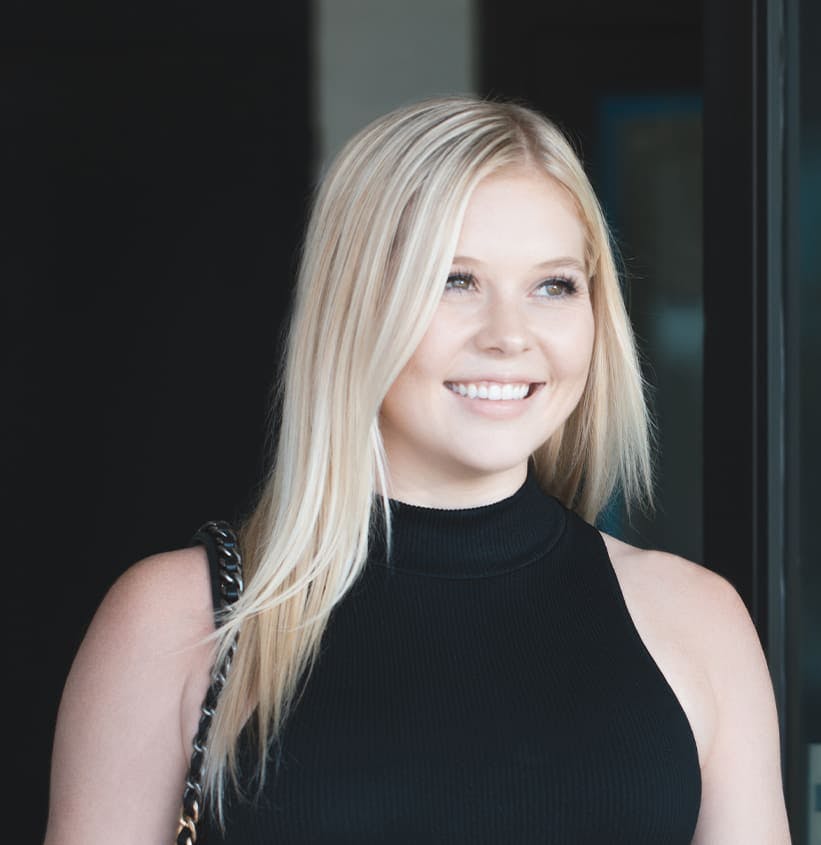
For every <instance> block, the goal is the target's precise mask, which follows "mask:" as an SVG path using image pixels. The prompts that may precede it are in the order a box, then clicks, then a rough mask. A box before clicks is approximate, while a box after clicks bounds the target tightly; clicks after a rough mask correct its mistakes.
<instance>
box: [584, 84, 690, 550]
mask: <svg viewBox="0 0 821 845" xmlns="http://www.w3.org/2000/svg"><path fill="white" fill-rule="evenodd" d="M599 123H600V131H599V139H600V145H599V154H598V155H597V157H596V158H597V164H598V167H597V172H598V173H599V174H600V185H599V186H598V188H599V194H600V196H601V198H602V202H603V204H604V207H605V213H606V215H607V217H608V220H609V222H610V224H611V227H612V228H613V232H614V235H615V240H616V243H617V245H618V247H619V248H620V251H621V257H622V262H623V265H624V274H625V277H626V288H625V296H626V300H627V302H628V307H629V310H630V316H631V319H632V321H633V326H634V328H635V330H636V334H637V336H638V342H639V348H640V350H641V353H642V356H643V358H644V362H643V364H644V371H645V378H646V379H647V381H648V383H649V384H650V396H649V398H650V403H651V406H652V407H653V411H654V415H655V418H656V422H657V423H658V455H657V462H656V470H657V483H656V495H657V502H656V504H657V512H656V514H655V517H654V518H651V519H647V518H646V517H644V516H643V515H641V514H638V513H635V514H631V519H630V522H629V523H628V521H627V520H626V515H625V513H624V509H623V507H622V505H621V504H620V503H619V502H616V503H614V505H613V506H612V507H611V508H610V509H609V510H608V512H607V513H606V514H605V517H604V518H603V520H602V521H601V526H602V528H603V529H604V530H606V531H610V532H611V533H614V534H616V535H617V536H619V537H621V538H622V539H624V540H626V541H627V542H631V543H634V544H636V545H638V546H645V547H648V546H651V547H653V548H661V549H665V550H666V551H671V552H674V553H676V554H679V555H682V556H684V557H686V558H689V559H690V560H697V561H701V558H702V511H701V507H702V501H703V499H702V494H701V489H702V468H701V466H702V352H703V333H704V310H703V298H702V179H701V173H702V131H701V99H700V97H686V96H670V97H655V96H654V97H608V98H606V99H604V100H603V101H602V102H601V105H600V110H599Z"/></svg>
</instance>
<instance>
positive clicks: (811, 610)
mask: <svg viewBox="0 0 821 845" xmlns="http://www.w3.org/2000/svg"><path fill="white" fill-rule="evenodd" d="M800 22H801V26H800V36H799V37H800V51H799V55H800V57H801V59H800V92H801V93H800V158H799V214H800V222H799V243H800V293H799V312H800V317H799V319H800V344H801V346H800V353H799V354H800V376H799V380H798V389H799V391H800V397H799V417H800V418H799V428H800V432H801V435H800V444H799V449H800V451H799V461H798V466H800V480H799V497H800V498H799V508H800V526H801V528H800V550H799V558H800V563H799V567H798V577H799V579H800V584H799V590H798V593H797V595H798V597H799V601H800V603H801V606H800V608H798V609H795V608H791V609H789V612H790V613H791V614H794V613H799V614H800V623H799V624H800V627H799V631H798V638H797V643H798V649H799V652H800V655H801V657H800V662H799V664H798V667H799V674H800V677H799V678H798V679H797V685H798V687H799V688H798V689H793V690H792V695H797V696H799V700H800V713H801V721H800V723H799V743H798V748H797V749H796V751H797V753H798V754H799V755H801V757H803V760H801V759H799V761H796V762H797V763H798V765H799V766H800V767H801V768H802V769H804V768H805V767H806V768H805V770H806V788H805V790H804V796H802V797H803V799H804V800H803V801H802V800H799V802H798V803H799V805H800V804H805V806H806V815H805V818H806V838H805V839H803V842H804V843H806V845H819V843H821V555H819V552H818V527H817V526H818V516H819V514H821V487H819V484H818V476H819V473H821V441H820V440H819V437H818V433H819V432H821V391H819V386H820V385H821V382H819V377H818V365H819V362H821V332H819V331H818V321H819V319H820V318H821V238H819V227H821V96H819V91H821V54H820V53H819V51H818V37H819V34H821V4H819V3H818V2H817V0H802V3H801V17H800ZM800 843H801V840H799V845H800Z"/></svg>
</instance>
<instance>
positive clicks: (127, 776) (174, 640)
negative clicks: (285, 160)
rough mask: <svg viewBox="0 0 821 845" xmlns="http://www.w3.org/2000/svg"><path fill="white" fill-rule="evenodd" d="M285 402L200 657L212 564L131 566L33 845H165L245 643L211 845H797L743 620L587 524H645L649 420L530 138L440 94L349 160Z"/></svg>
mask: <svg viewBox="0 0 821 845" xmlns="http://www.w3.org/2000/svg"><path fill="white" fill-rule="evenodd" d="M277 402H278V405H279V411H280V413H281V423H280V425H279V429H278V432H277V438H278V439H277V445H276V449H275V454H274V459H273V461H272V466H271V469H270V473H269V476H268V481H267V484H266V486H265V489H264V492H263V494H262V496H261V498H260V501H259V503H258V505H257V507H256V509H255V510H254V512H253V514H251V516H250V517H249V519H247V521H246V522H245V523H244V524H243V525H242V526H240V531H239V538H240V548H241V550H242V553H243V555H244V561H245V575H246V584H245V590H244V593H243V595H242V597H241V598H240V600H239V601H238V602H237V604H236V605H234V607H233V609H232V611H231V612H230V613H229V614H228V615H227V617H225V618H224V619H222V621H221V623H220V625H219V627H218V629H217V630H216V633H215V623H214V611H213V606H212V583H211V578H212V577H213V572H214V569H215V564H214V561H213V549H211V548H210V547H209V548H208V549H206V548H205V547H204V546H203V545H201V544H196V545H194V546H192V547H190V548H186V549H180V550H176V551H172V552H168V553H163V554H158V555H155V556H153V557H150V558H148V559H146V560H143V561H141V562H139V563H137V564H136V565H135V566H134V567H132V568H131V569H130V570H129V571H128V572H126V573H125V575H124V576H122V577H121V578H120V579H119V580H118V581H117V582H116V583H115V584H114V586H113V587H112V589H111V591H110V592H109V594H108V595H107V596H106V598H105V600H104V601H103V603H102V605H101V607H100V609H99V611H98V612H97V614H96V616H95V618H94V620H93V622H92V624H91V627H90V629H89V631H88V634H87V636H86V638H85V641H84V642H83V644H82V646H81V648H80V651H79V653H78V655H77V658H76V661H75V663H74V665H73V667H72V670H71V673H70V676H69V678H68V681H67V684H66V689H65V692H64V696H63V701H62V704H61V708H60V713H59V719H58V726H57V733H56V739H55V747H54V757H53V774H52V791H51V802H50V814H49V826H48V833H47V836H46V841H47V843H48V845H74V843H78V845H79V843H82V845H95V843H109V842H112V841H117V842H118V843H119V845H126V843H135V845H136V843H139V845H144V843H148V842H151V843H155V842H156V843H159V842H171V841H173V838H174V835H175V833H176V831H177V819H178V817H179V807H180V798H181V795H182V790H183V785H184V781H185V774H186V770H187V768H188V763H189V757H190V754H191V742H192V737H194V735H195V733H196V730H197V725H198V719H199V715H200V705H201V702H202V700H203V696H204V694H205V692H206V690H207V688H208V685H209V673H210V670H211V667H212V665H213V664H214V662H215V660H217V661H218V660H220V659H221V658H222V657H223V656H224V655H225V653H226V652H227V651H228V650H229V648H230V645H231V643H232V641H233V638H234V635H235V634H236V633H237V631H241V636H240V638H239V642H238V647H237V651H236V654H235V656H234V659H233V664H232V667H231V671H230V674H229V676H228V682H227V684H226V686H225V688H224V689H223V691H222V693H221V695H220V697H219V700H218V705H217V708H216V714H215V716H214V721H213V724H212V725H211V728H210V733H209V738H208V754H207V757H206V764H205V774H204V788H205V810H204V812H203V813H202V814H201V817H200V820H199V822H198V824H197V828H198V834H199V839H198V841H199V842H208V843H232V845H240V844H241V845H255V843H263V842H264V843H277V845H285V843H308V842H322V843H342V842H346V843H347V842H351V843H353V842H355V843H360V844H361V843H371V842H373V843H376V842H378V843H433V842H441V843H445V842H446V843H460V842H466V843H467V842H470V843H473V844H474V845H475V843H501V842H512V843H530V842H533V843H535V842H540V843H543V842H556V843H558V842H565V843H575V844H576V845H578V844H579V843H594V842H595V843H602V842H607V843H610V845H614V843H629V845H640V843H653V845H657V843H662V842H663V843H666V845H673V843H687V842H691V841H692V842H699V843H740V842H743V843H745V845H754V843H761V845H778V843H785V842H788V841H789V834H788V829H787V822H786V817H785V810H784V801H783V797H782V789H781V780H780V768H779V742H778V727H777V720H776V713H775V707H774V702H773V695H772V690H771V686H770V682H769V676H768V672H767V667H766V664H765V661H764V657H763V654H762V651H761V648H760V645H759V642H758V639H757V636H756V632H755V630H754V628H753V626H752V624H751V622H750V619H749V617H748V615H747V613H746V611H745V609H744V606H743V604H742V602H741V601H740V599H739V597H738V595H737V594H736V593H735V591H734V590H733V588H732V587H731V586H730V585H729V584H728V583H727V582H726V581H724V580H723V579H721V578H720V577H718V576H716V575H714V574H712V573H711V572H710V571H709V570H707V569H705V568H702V567H700V566H698V565H696V564H693V563H690V562H688V561H685V560H682V559H680V558H677V557H674V556H672V555H669V554H662V553H660V552H656V551H646V550H639V549H636V548H633V547H631V546H628V545H625V544H624V543H621V542H619V541H617V540H615V539H613V538H611V537H608V536H606V535H603V534H601V533H600V532H599V531H597V530H596V529H595V528H594V527H593V526H592V524H591V523H592V522H593V520H594V519H595V517H596V515H597V513H598V512H599V511H600V509H601V508H602V507H603V505H604V504H605V502H606V501H607V500H608V497H609V496H610V495H611V493H612V491H613V490H614V489H615V488H616V486H618V487H620V489H621V490H622V492H623V494H624V495H625V497H626V498H627V499H628V500H629V501H632V502H642V501H646V500H647V499H649V497H650V486H651V468H650V454H649V446H648V422H647V415H646V410H645V404H644V400H643V393H642V384H641V377H640V373H639V369H638V366H637V363H636V353H635V349H634V343H633V338H632V334H631V330H630V324H629V321H628V318H627V315H626V313H625V309H624V306H623V303H622V299H621V296H620V291H619V284H618V279H617V274H616V270H615V267H614V262H613V257H612V253H611V249H610V246H609V241H608V231H607V227H606V224H605V222H604V219H603V217H602V213H601V211H600V208H599V205H598V203H597V201H596V198H595V197H594V195H593V192H592V190H591V188H590V185H589V183H588V180H587V178H586V177H585V174H584V172H583V170H582V167H581V165H580V163H579V161H578V160H577V158H576V156H575V155H574V153H573V151H572V149H571V148H570V146H569V145H568V143H567V141H566V140H565V139H564V138H563V136H562V135H561V133H560V132H559V131H558V130H557V129H556V128H555V127H554V126H553V125H552V124H551V123H550V122H548V121H547V120H545V119H544V118H543V117H542V116H540V115H538V114H536V113H534V112H533V111H531V110H528V109H526V108H523V107H521V106H519V105H514V104H509V103H495V102H487V101H482V100H478V99H474V98H467V97H449V98H439V99H434V100H428V101H425V102H422V103H418V104H415V105H412V106H409V107H406V108H402V109H399V110H397V111H395V112H393V113H391V114H388V115H387V116H385V117H383V118H381V119H379V120H377V121H375V122H374V123H373V124H371V125H370V126H368V127H366V128H365V129H364V130H363V131H362V132H360V133H359V134H358V135H357V136H356V137H355V138H353V139H352V140H351V141H350V142H349V144H348V145H347V146H346V147H345V148H344V149H343V151H342V152H341V153H340V154H339V156H338V157H337V159H336V161H335V163H334V165H333V167H332V168H331V170H330V171H329V173H328V174H327V176H326V178H325V179H324V181H323V184H322V185H321V187H320V189H319V191H318V194H317V197H316V200H315V205H314V209H313V213H312V216H311V219H310V224H309V227H308V230H307V234H306V239H305V244H304V253H303V258H302V262H301V268H300V273H299V278H298V282H297V288H296V299H295V303H294V311H293V315H292V320H291V324H290V330H289V335H288V343H287V354H286V358H285V365H284V367H283V370H282V374H281V377H280V382H279V391H278V396H277ZM209 553H210V554H211V557H212V559H211V560H210V561H209V559H208V557H209ZM181 597H185V599H184V600H182V599H181ZM183 834H184V835H185V831H183Z"/></svg>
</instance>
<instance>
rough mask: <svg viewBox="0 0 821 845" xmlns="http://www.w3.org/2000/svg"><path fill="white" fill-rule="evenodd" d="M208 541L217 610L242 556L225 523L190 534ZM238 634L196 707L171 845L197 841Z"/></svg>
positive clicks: (238, 583)
mask: <svg viewBox="0 0 821 845" xmlns="http://www.w3.org/2000/svg"><path fill="white" fill-rule="evenodd" d="M209 540H210V541H212V542H213V543H214V545H215V546H216V549H217V560H218V563H219V566H218V573H219V593H220V609H221V610H222V611H224V610H226V609H227V608H229V607H230V606H231V605H232V604H234V602H235V601H236V600H237V599H238V598H239V597H240V596H241V595H242V590H243V588H244V586H245V585H244V583H243V580H242V555H241V554H240V549H239V542H238V540H237V535H236V534H235V533H234V530H233V529H232V528H231V526H230V525H229V524H228V523H227V522H206V523H205V524H204V525H203V526H201V527H200V529H199V530H198V531H197V533H196V534H195V535H194V537H193V538H192V543H194V542H204V543H205V544H206V546H208V545H210V544H209V543H208V541H209ZM238 636H239V635H238V634H237V635H236V636H235V637H234V640H233V642H232V643H231V646H230V647H229V649H228V651H227V652H226V654H225V657H224V658H223V660H222V661H221V662H220V663H219V665H217V664H215V665H214V667H213V668H212V670H211V685H210V686H209V687H208V692H207V693H206V694H205V699H204V700H203V702H202V707H201V708H200V721H199V726H198V728H197V733H196V735H195V736H194V741H193V751H192V753H191V763H190V765H189V767H188V775H187V776H186V779H185V788H184V789H183V794H182V807H181V809H180V821H179V827H178V828H177V838H176V839H175V840H174V843H175V845H194V843H195V842H196V841H197V824H198V822H199V819H200V815H201V813H202V805H203V801H202V789H203V786H202V775H203V771H204V769H205V759H206V756H207V754H208V731H209V729H210V727H211V720H212V718H213V716H214V711H215V709H216V706H217V699H218V698H219V694H220V692H222V688H223V687H224V686H225V681H226V679H227V677H228V672H229V670H230V669H231V661H232V659H233V657H234V652H235V651H236V648H237V638H238Z"/></svg>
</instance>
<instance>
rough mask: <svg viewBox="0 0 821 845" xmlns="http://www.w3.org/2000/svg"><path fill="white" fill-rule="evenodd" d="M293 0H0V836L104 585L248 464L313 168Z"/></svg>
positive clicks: (174, 540) (37, 760)
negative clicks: (2, 648) (0, 568)
mask: <svg viewBox="0 0 821 845" xmlns="http://www.w3.org/2000/svg"><path fill="white" fill-rule="evenodd" d="M308 6H309V4H303V3H294V4H270V3H269V4H263V3H252V4H246V5H245V6H244V7H243V9H232V10H231V14H230V17H229V16H228V15H227V14H226V9H225V7H224V5H222V4H212V5H211V6H208V5H207V4H206V5H205V6H203V5H202V4H198V5H197V6H196V7H194V6H193V5H191V6H190V8H186V7H184V6H183V4H182V3H181V2H171V3H165V4H163V5H162V6H161V7H157V8H154V9H152V8H150V7H147V6H145V5H143V4H139V5H133V4H126V5H122V4H120V5H117V4H114V5H106V6H103V5H102V4H101V5H100V6H99V8H93V7H91V6H89V5H88V4H86V5H85V6H80V7H76V6H74V5H72V6H71V8H69V4H65V6H64V7H63V8H60V9H57V8H53V9H51V10H49V11H46V10H45V9H44V8H43V7H42V6H40V7H37V8H36V9H35V8H23V7H22V6H21V7H20V8H19V9H17V10H9V9H8V8H7V9H6V11H4V12H2V13H0V14H1V15H2V17H0V38H2V43H1V44H0V47H1V48H2V49H1V51H0V115H2V117H1V118H0V119H1V120H2V126H3V130H2V133H0V137H2V142H0V143H2V156H1V157H0V160H2V184H3V187H2V190H1V191H0V196H2V200H1V201H0V202H2V208H3V217H4V220H5V222H4V224H3V226H2V239H3V243H2V248H1V249H0V283H1V284H2V297H3V302H2V306H1V307H2V316H3V323H4V327H5V331H4V333H3V335H4V340H5V344H4V352H3V356H2V384H3V394H4V402H3V406H4V411H3V414H2V418H3V459H4V467H3V470H2V478H3V488H4V493H6V495H7V497H8V501H7V505H6V508H5V509H4V513H5V514H7V515H9V516H11V519H10V522H9V524H8V525H7V529H8V530H7V531H6V532H4V533H5V538H4V548H5V552H6V554H5V560H4V564H5V571H6V591H5V606H6V609H7V610H6V615H7V617H9V619H8V621H9V625H10V631H11V642H10V648H9V650H8V653H9V654H10V655H11V684H12V686H11V689H9V687H6V701H7V703H9V704H10V705H11V710H12V712H11V714H10V717H9V719H8V720H7V721H6V725H7V730H8V731H10V732H11V733H12V751H11V755H10V756H9V757H7V758H6V770H7V772H8V773H9V774H10V775H11V776H12V777H13V778H14V790H15V794H14V795H12V796H8V797H10V798H12V801H11V802H10V803H9V804H7V806H10V807H12V808H13V811H12V812H10V813H8V814H7V818H11V819H16V821H14V822H13V823H12V824H13V828H15V829H13V830H10V829H9V827H8V826H6V828H5V829H4V831H3V837H2V838H3V839H4V841H14V842H18V843H21V845H23V844H24V843H29V842H31V843H34V842H40V841H41V840H42V834H43V829H44V821H45V812H46V804H47V784H48V770H49V758H50V752H51V742H52V735H53V728H54V720H55V717H56V712H57V705H58V701H59V696H60V693H61V690H62V686H63V683H64V681H65V676H66V673H67V672H68V669H69V666H70V662H71V659H72V657H73V655H74V652H75V651H76V648H77V646H78V644H79V642H80V640H81V638H82V635H83V633H84V630H85V628H86V626H87V624H88V622H89V621H90V619H91V616H92V615H93V612H94V610H95V608H96V606H97V605H98V604H99V602H100V600H101V598H102V596H103V595H104V593H105V591H106V589H107V588H108V587H109V586H110V584H111V583H112V582H113V581H114V579H115V578H116V577H117V576H118V575H119V574H120V573H121V572H122V571H123V570H124V569H125V568H126V567H128V566H129V565H130V564H132V563H133V562H135V561H136V560H138V559H139V558H141V557H144V556H146V555H148V554H151V553H154V552H157V551H161V550H164V549H170V548H175V547H179V546H182V545H184V544H185V543H186V542H187V540H188V537H189V536H190V534H191V533H193V531H194V530H195V529H196V528H197V527H198V526H199V525H200V524H201V523H202V522H204V521H205V520H207V519H212V518H226V519H232V518H234V517H235V516H237V515H238V514H239V513H241V512H242V511H243V510H244V509H245V508H247V507H248V505H249V503H250V500H251V498H252V496H253V490H254V487H255V485H256V483H257V481H258V480H259V478H260V476H261V472H262V466H263V450H264V446H263V443H264V437H265V431H264V429H265V422H266V420H265V415H266V407H267V397H268V391H269V387H270V384H271V380H272V376H273V373H274V370H275V366H276V359H277V354H278V342H279V334H280V327H281V325H282V321H283V317H284V315H285V312H286V309H287V307H288V304H289V296H290V288H291V284H292V279H293V271H294V265H295V260H296V254H297V249H298V243H299V238H300V236H301V232H302V227H303V221H304V217H305V211H306V205H307V199H308V196H309V192H310V187H311V186H310V167H311V161H312V141H311V126H310V106H311V104H310V90H309V85H310V68H309V63H310V50H309V20H308V11H307V9H308ZM194 9H196V11H193V10H194ZM168 601H169V602H175V603H184V602H185V596H175V595H169V596H168ZM123 801H128V796H127V795H124V796H123ZM114 809H115V808H114Z"/></svg>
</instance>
